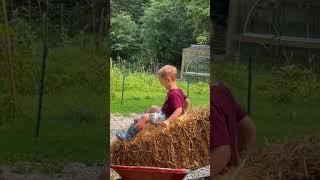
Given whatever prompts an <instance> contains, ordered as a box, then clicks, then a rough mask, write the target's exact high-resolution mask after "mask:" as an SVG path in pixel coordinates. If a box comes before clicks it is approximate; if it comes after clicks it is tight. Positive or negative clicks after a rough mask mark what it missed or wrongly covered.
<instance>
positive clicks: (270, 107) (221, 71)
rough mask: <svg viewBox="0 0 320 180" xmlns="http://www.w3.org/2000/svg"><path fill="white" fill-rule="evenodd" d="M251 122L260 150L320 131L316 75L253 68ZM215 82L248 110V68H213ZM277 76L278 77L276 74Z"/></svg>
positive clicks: (306, 70) (301, 70) (288, 69)
mask: <svg viewBox="0 0 320 180" xmlns="http://www.w3.org/2000/svg"><path fill="white" fill-rule="evenodd" d="M253 67H254V70H253V87H252V114H251V116H252V118H253V120H254V122H255V124H256V126H257V141H258V144H259V145H260V146H262V145H264V144H266V143H268V142H275V141H276V142H277V141H281V142H283V141H287V140H290V139H292V138H295V137H298V136H302V135H307V134H312V133H314V132H317V131H319V128H320V121H318V119H319V118H320V113H319V102H320V95H319V94H318V93H317V92H319V90H320V88H319V87H320V81H319V76H318V74H317V73H315V72H312V71H310V69H309V68H305V67H301V66H292V65H291V66H290V65H288V66H282V70H281V71H275V69H274V68H273V71H272V69H271V67H270V66H265V65H262V64H254V65H253ZM215 69H216V70H217V72H216V75H217V78H218V79H219V80H221V81H223V82H224V83H225V84H227V86H228V87H229V88H230V89H231V91H232V92H233V94H234V96H235V97H236V99H237V100H238V101H239V102H240V103H241V105H242V106H243V107H244V108H245V109H246V108H247V85H248V71H247V65H246V64H242V63H235V64H233V65H232V64H230V63H224V64H221V63H218V64H215ZM276 72H280V73H276Z"/></svg>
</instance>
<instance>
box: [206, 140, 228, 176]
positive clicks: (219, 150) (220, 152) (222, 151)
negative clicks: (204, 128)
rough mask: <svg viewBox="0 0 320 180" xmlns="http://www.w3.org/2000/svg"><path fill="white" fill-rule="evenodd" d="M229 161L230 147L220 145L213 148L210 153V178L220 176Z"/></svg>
mask: <svg viewBox="0 0 320 180" xmlns="http://www.w3.org/2000/svg"><path fill="white" fill-rule="evenodd" d="M230 160H231V147H230V146H229V145H222V146H218V147H215V148H214V149H213V151H212V153H211V163H210V164H211V167H210V176H211V177H212V176H213V177H215V176H217V175H218V174H220V173H221V172H222V171H223V170H224V169H225V167H226V166H227V165H228V163H229V162H230Z"/></svg>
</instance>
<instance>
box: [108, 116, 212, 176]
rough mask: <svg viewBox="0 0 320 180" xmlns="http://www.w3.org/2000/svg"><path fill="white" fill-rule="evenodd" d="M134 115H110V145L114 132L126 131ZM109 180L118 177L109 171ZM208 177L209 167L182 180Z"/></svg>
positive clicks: (198, 170)
mask: <svg viewBox="0 0 320 180" xmlns="http://www.w3.org/2000/svg"><path fill="white" fill-rule="evenodd" d="M135 115H136V114H131V115H130V116H129V117H123V116H119V115H116V114H113V115H111V117H110V119H111V120H110V144H111V143H112V141H113V140H115V139H116V137H115V131H116V130H118V129H127V128H128V127H129V125H130V124H131V123H132V122H133V117H134V116H135ZM110 176H111V180H115V179H117V178H119V175H118V174H117V173H116V172H115V171H113V170H112V169H110ZM205 176H210V165H208V166H206V167H203V168H200V169H197V170H195V171H191V172H190V173H189V174H188V175H187V176H186V177H185V178H184V180H188V179H195V178H200V177H205Z"/></svg>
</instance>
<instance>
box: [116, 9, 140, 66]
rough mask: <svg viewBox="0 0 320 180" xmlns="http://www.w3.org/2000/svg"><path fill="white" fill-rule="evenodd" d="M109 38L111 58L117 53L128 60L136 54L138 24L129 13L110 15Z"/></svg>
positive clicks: (137, 48) (137, 50)
mask: <svg viewBox="0 0 320 180" xmlns="http://www.w3.org/2000/svg"><path fill="white" fill-rule="evenodd" d="M110 40H111V56H112V57H113V58H116V57H117V56H118V55H119V56H120V57H121V58H124V59H127V60H129V59H131V58H132V57H133V56H135V55H137V54H138V52H139V31H138V25H137V24H136V23H135V22H134V21H133V20H132V19H131V16H130V15H128V14H126V13H124V12H122V13H120V14H115V15H113V16H112V17H111V28H110Z"/></svg>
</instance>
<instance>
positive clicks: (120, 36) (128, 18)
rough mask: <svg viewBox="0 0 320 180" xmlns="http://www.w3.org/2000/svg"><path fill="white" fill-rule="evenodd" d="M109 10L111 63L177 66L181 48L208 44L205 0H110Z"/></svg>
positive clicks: (206, 2) (207, 0)
mask: <svg viewBox="0 0 320 180" xmlns="http://www.w3.org/2000/svg"><path fill="white" fill-rule="evenodd" d="M111 7H112V11H111V13H112V16H111V17H112V18H111V32H110V37H111V39H112V44H113V45H112V46H111V51H112V57H113V58H114V59H116V58H117V57H118V56H120V57H121V58H123V59H126V60H129V61H131V62H135V61H137V59H140V60H142V61H145V62H146V63H148V62H150V61H151V60H157V61H158V62H162V63H171V64H175V65H177V66H179V65H180V61H181V56H182V49H183V48H186V47H189V46H190V45H191V44H208V42H209V27H208V22H209V0H201V1H197V0H187V1H186V0H163V1H162V0H150V1H148V0H139V1H133V0H129V1H123V0H113V1H111ZM137 30H138V31H137Z"/></svg>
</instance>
